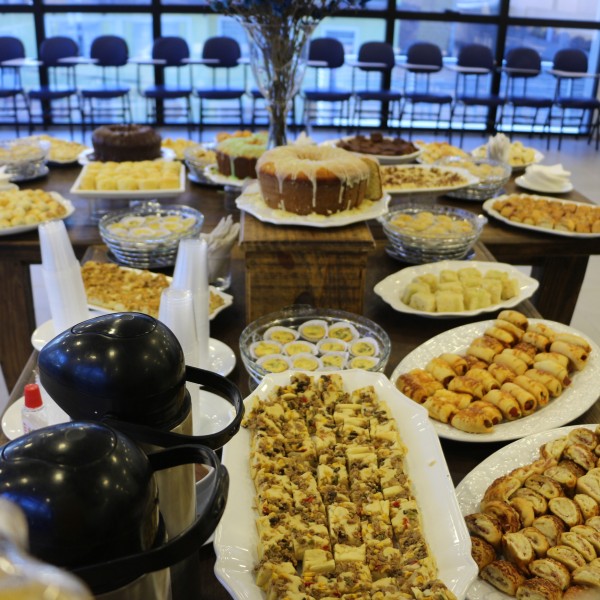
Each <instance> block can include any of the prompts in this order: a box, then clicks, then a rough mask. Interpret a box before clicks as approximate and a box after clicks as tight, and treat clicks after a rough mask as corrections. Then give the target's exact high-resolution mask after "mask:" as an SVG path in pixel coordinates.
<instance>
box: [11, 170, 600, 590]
mask: <svg viewBox="0 0 600 600" xmlns="http://www.w3.org/2000/svg"><path fill="white" fill-rule="evenodd" d="M78 172H79V169H78V168H64V169H60V170H54V171H52V172H51V174H50V176H49V177H48V178H47V179H45V180H43V181H41V182H37V183H35V184H31V187H42V188H44V189H46V190H55V191H58V192H60V193H61V194H63V195H64V196H65V197H67V198H69V199H71V200H72V201H73V203H74V204H75V206H76V211H75V213H74V214H73V215H72V217H70V218H69V219H68V221H67V225H68V228H69V233H70V237H71V240H72V243H73V246H74V248H75V252H76V254H77V256H78V257H79V258H82V257H83V256H84V255H85V254H86V252H87V253H88V256H89V255H90V253H94V252H98V253H100V254H102V253H103V252H105V250H104V247H94V248H90V247H91V246H95V245H98V244H99V243H100V239H99V235H98V230H97V225H96V223H95V222H94V218H93V217H94V214H93V213H94V211H98V210H101V209H114V208H120V207H121V205H118V202H117V201H114V200H112V201H107V202H106V204H105V205H104V206H103V201H98V200H96V201H90V200H82V199H79V198H77V197H75V196H73V195H71V194H70V193H69V189H70V187H71V184H72V182H73V180H74V179H75V177H76V176H77V174H78ZM568 197H569V198H572V199H577V200H582V198H581V196H580V195H579V194H577V193H571V194H569V195H568ZM398 201H399V198H395V199H394V200H393V201H392V202H398ZM436 201H437V202H441V203H448V204H452V205H458V206H461V207H463V208H466V209H469V210H473V211H477V210H479V209H480V205H479V204H478V203H472V202H455V201H451V200H449V199H445V198H439V199H436ZM170 202H172V203H184V204H190V205H192V206H194V207H195V208H198V209H199V210H201V211H202V212H203V213H204V215H205V218H206V221H205V230H207V231H208V230H211V229H212V228H213V227H214V226H215V225H216V224H217V222H218V221H219V219H220V218H221V217H222V216H224V215H226V214H233V216H234V219H235V220H244V219H245V218H252V217H247V216H246V215H245V214H240V213H239V211H238V210H237V209H236V207H235V194H233V195H231V194H229V193H224V192H223V190H222V189H220V188H208V187H201V186H196V185H194V184H190V183H189V182H188V183H187V189H186V192H185V194H184V195H183V196H181V197H180V198H178V199H177V200H172V201H170ZM125 205H126V204H125ZM369 227H370V228H371V232H372V234H373V238H374V240H375V248H374V249H373V250H372V251H371V252H370V254H369V257H368V267H367V269H366V293H365V299H364V313H363V314H364V315H365V316H366V317H368V318H370V319H372V320H373V321H375V322H376V323H378V324H379V325H381V326H382V327H383V328H384V329H385V330H386V331H387V332H388V334H389V336H390V339H391V346H392V350H391V356H390V359H389V362H388V365H387V367H386V370H385V373H386V375H388V376H389V375H390V374H391V373H392V371H393V370H394V368H395V367H396V366H397V365H398V363H399V362H400V361H401V360H402V358H404V357H405V356H406V355H407V354H408V353H409V352H410V351H412V350H413V349H414V348H416V347H417V346H419V345H420V344H422V343H423V342H425V341H426V340H428V339H429V338H431V337H433V336H435V335H438V334H440V333H442V332H444V331H447V330H449V329H452V328H454V327H457V326H459V325H463V324H465V323H470V322H476V321H480V320H483V319H485V318H486V317H485V316H484V317H470V318H461V319H431V318H420V317H415V316H414V315H410V314H404V313H399V312H397V311H395V310H394V309H393V308H392V307H391V306H389V305H388V304H386V303H385V302H383V300H381V298H379V297H378V296H377V295H376V294H375V293H374V292H373V287H374V285H375V284H376V283H377V282H379V281H380V280H381V279H383V278H384V277H386V276H387V275H389V274H391V273H394V272H396V271H398V270H400V268H401V267H402V265H401V264H400V263H399V262H397V261H396V260H394V259H393V258H391V257H389V256H388V255H387V254H386V253H385V251H384V247H385V236H384V235H383V231H382V229H381V227H380V226H379V225H378V224H377V223H374V222H369ZM481 242H482V243H478V244H477V245H476V247H475V253H476V256H475V257H476V258H477V259H478V260H494V259H495V260H498V261H503V262H504V261H506V262H512V263H515V264H533V265H534V274H535V276H538V277H540V283H541V285H540V289H539V292H538V294H537V296H536V297H535V298H534V302H533V303H531V302H529V301H524V302H522V303H521V304H519V305H518V306H517V307H516V308H517V309H518V310H520V311H522V312H524V313H525V314H527V315H528V316H531V317H539V316H543V317H544V318H548V319H551V320H558V321H562V322H565V323H568V322H569V320H570V318H571V315H572V312H573V308H574V306H575V303H576V300H577V296H578V293H579V289H580V287H581V283H582V281H583V276H584V273H585V267H586V265H587V261H588V257H589V255H592V254H598V253H600V238H596V239H592V240H583V241H581V240H577V239H574V238H561V237H558V236H552V235H544V234H534V233H531V232H527V231H523V230H518V229H513V228H510V227H508V226H506V225H502V224H500V223H494V222H493V221H490V223H489V224H488V226H486V228H485V230H484V233H483V236H482V238H481ZM0 248H1V250H2V251H1V252H0V277H2V280H3V285H2V286H1V287H0V302H1V306H2V307H3V308H4V310H3V311H2V317H1V319H2V332H3V333H2V336H0V348H1V354H0V356H1V357H2V367H3V369H4V373H5V376H6V379H7V383H8V385H9V387H10V388H12V389H13V391H12V394H11V398H10V402H11V403H12V402H14V401H16V400H17V399H18V398H19V397H20V396H21V395H22V390H23V386H24V385H25V383H28V382H30V381H31V380H32V378H33V369H34V368H35V365H36V360H37V353H36V352H33V353H32V349H31V345H30V342H29V340H30V336H31V333H32V331H33V330H34V328H35V323H34V315H33V304H32V298H31V285H30V278H29V273H28V266H29V265H30V264H32V263H39V262H40V260H41V259H40V250H39V241H38V235H37V232H35V231H33V232H31V233H26V234H21V235H16V236H10V237H8V236H7V237H2V238H0ZM228 293H230V294H232V295H233V298H234V301H233V305H232V306H231V307H229V308H227V309H226V310H225V311H223V313H222V314H220V315H218V316H217V317H216V318H215V319H214V320H213V321H211V324H210V327H211V332H210V335H211V337H213V338H216V339H218V340H220V341H222V342H224V343H225V344H227V345H228V346H229V347H230V348H232V349H233V350H234V352H235V354H236V359H237V364H236V366H235V368H234V370H233V372H232V373H231V375H230V376H229V378H230V379H231V380H232V381H233V382H235V383H236V384H237V385H238V386H239V388H240V390H241V391H242V394H243V395H244V396H245V395H247V394H248V392H249V389H250V384H249V379H248V374H247V373H246V371H245V369H244V366H243V364H242V363H241V360H240V354H239V347H238V341H239V336H240V333H241V331H242V329H243V328H244V327H245V325H246V324H247V323H246V314H247V306H246V296H245V264H244V260H243V257H242V254H241V252H240V250H239V249H236V250H235V251H234V254H233V260H232V285H231V288H230V289H229V290H228ZM576 422H577V423H598V422H600V403H599V402H596V403H595V404H594V405H593V406H592V407H591V408H590V409H589V410H587V412H585V413H584V414H583V415H582V416H581V417H579V418H578V419H577V420H576ZM0 442H6V439H4V438H2V439H0ZM441 444H442V448H443V451H444V454H445V457H446V460H447V463H448V466H449V469H450V473H451V475H452V478H453V481H454V483H455V484H458V482H460V481H461V480H462V478H463V477H464V476H465V475H466V474H467V473H469V472H470V471H471V470H472V469H473V468H474V467H475V466H476V465H478V464H479V463H480V462H481V461H482V460H483V459H485V458H486V457H488V456H489V455H490V454H492V453H493V452H495V451H496V450H498V449H499V448H500V447H502V446H504V445H505V443H502V442H498V443H475V444H474V443H464V442H456V441H449V440H441ZM199 560H200V564H199V569H198V576H199V579H200V582H199V591H198V592H195V593H194V598H195V600H199V599H202V598H206V599H211V600H220V599H226V598H229V594H228V593H227V591H226V590H225V588H223V587H222V586H221V584H220V583H219V582H218V581H217V579H216V577H215V576H214V573H213V567H214V561H215V555H214V551H213V548H212V545H211V544H208V545H207V546H205V547H204V548H202V550H201V551H200V553H199Z"/></svg>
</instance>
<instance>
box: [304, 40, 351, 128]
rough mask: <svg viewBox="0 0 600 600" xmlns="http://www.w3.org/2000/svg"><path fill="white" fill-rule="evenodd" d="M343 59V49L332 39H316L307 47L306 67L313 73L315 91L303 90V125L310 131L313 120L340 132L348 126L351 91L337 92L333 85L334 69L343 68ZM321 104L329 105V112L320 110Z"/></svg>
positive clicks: (310, 88)
mask: <svg viewBox="0 0 600 600" xmlns="http://www.w3.org/2000/svg"><path fill="white" fill-rule="evenodd" d="M345 62H346V55H345V51H344V46H343V45H342V43H341V42H340V41H339V40H336V39H335V38H328V37H324V38H317V39H314V40H311V42H310V45H309V47H308V66H309V67H310V68H312V69H314V73H315V77H314V87H308V88H305V89H304V91H303V97H304V123H305V124H306V125H307V127H309V128H310V124H311V123H312V122H313V120H315V121H316V120H317V117H318V120H319V121H326V120H329V122H330V124H332V125H337V127H338V129H340V128H341V127H342V126H343V125H344V124H346V127H348V125H349V123H350V99H351V98H352V90H344V89H339V88H337V87H336V85H335V74H336V71H337V69H340V68H341V67H343V66H344V64H345ZM323 72H325V73H326V75H327V84H326V85H325V86H323V87H321V86H319V77H320V75H321V74H322V73H323ZM320 104H329V105H330V107H331V108H330V110H323V107H322V106H319V105H320Z"/></svg>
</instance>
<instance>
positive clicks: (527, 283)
mask: <svg viewBox="0 0 600 600" xmlns="http://www.w3.org/2000/svg"><path fill="white" fill-rule="evenodd" d="M465 266H468V267H469V268H470V267H474V268H476V269H479V271H481V273H482V274H485V272H486V271H488V270H490V269H495V270H498V271H504V272H505V273H507V274H508V276H509V277H510V278H511V279H516V280H517V281H518V283H519V293H518V294H517V295H516V296H515V297H514V298H511V299H510V300H504V301H503V302H500V303H499V304H492V305H490V306H486V307H485V308H479V309H477V310H463V311H461V312H428V311H425V310H417V309H415V308H412V306H408V305H407V304H404V302H402V301H401V297H402V294H403V293H404V289H405V288H406V286H407V285H408V284H409V283H410V282H411V281H412V280H413V279H414V278H415V277H419V276H420V275H426V274H432V275H439V274H440V272H441V271H443V270H444V269H449V270H451V271H458V270H459V269H464V268H465ZM538 286H539V282H538V281H537V279H533V278H532V277H528V276H527V275H524V274H523V273H521V271H519V270H518V269H515V267H513V266H512V265H509V264H506V263H496V262H484V261H478V260H473V261H471V262H469V264H468V265H465V263H464V261H461V260H443V261H440V262H436V263H428V264H425V265H419V266H415V267H408V268H406V269H402V270H401V271H398V272H397V273H393V274H392V275H389V276H388V277H386V278H385V279H383V280H382V281H380V282H379V283H377V284H376V285H375V288H374V291H375V293H376V294H378V295H379V296H381V298H382V299H383V300H385V301H386V302H387V303H388V304H389V305H390V306H391V307H392V308H393V309H395V310H397V311H398V312H403V313H408V314H413V315H419V316H421V317H429V318H431V319H454V318H456V317H473V316H476V315H480V314H483V313H487V312H495V311H498V310H502V309H505V308H511V307H513V306H516V305H517V304H519V302H523V300H525V299H527V298H530V297H531V296H533V294H534V293H535V291H536V290H537V288H538Z"/></svg>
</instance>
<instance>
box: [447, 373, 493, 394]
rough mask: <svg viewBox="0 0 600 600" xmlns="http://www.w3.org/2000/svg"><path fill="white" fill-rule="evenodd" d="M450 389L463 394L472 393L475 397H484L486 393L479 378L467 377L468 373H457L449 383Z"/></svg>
mask: <svg viewBox="0 0 600 600" xmlns="http://www.w3.org/2000/svg"><path fill="white" fill-rule="evenodd" d="M448 389H449V390H450V391H451V392H460V393H463V394H471V396H474V397H475V398H482V397H483V395H484V394H485V390H484V388H483V384H482V383H481V382H480V381H477V379H473V378H472V377H467V375H457V376H456V377H454V378H453V379H451V380H450V382H449V383H448Z"/></svg>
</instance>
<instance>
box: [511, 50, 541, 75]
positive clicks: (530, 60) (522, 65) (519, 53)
mask: <svg viewBox="0 0 600 600" xmlns="http://www.w3.org/2000/svg"><path fill="white" fill-rule="evenodd" d="M506 67H508V68H511V69H531V70H532V71H537V72H538V73H539V72H540V71H541V70H542V58H541V56H540V55H539V53H538V51H537V50H535V49H534V48H528V47H526V46H519V47H518V48H513V49H512V50H509V51H508V53H507V55H506ZM536 74H537V73H531V74H516V76H517V77H535V76H536ZM509 76H510V74H509Z"/></svg>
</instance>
